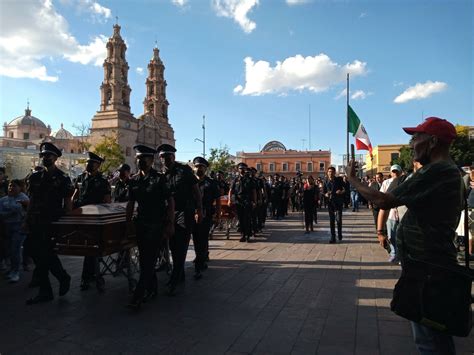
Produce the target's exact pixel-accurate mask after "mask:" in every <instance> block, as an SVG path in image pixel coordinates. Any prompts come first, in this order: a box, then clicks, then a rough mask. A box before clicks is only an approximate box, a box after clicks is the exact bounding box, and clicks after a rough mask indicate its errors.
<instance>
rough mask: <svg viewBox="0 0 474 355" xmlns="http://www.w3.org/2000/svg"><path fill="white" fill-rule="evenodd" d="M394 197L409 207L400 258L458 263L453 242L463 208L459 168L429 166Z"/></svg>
mask: <svg viewBox="0 0 474 355" xmlns="http://www.w3.org/2000/svg"><path fill="white" fill-rule="evenodd" d="M392 194H393V195H394V196H395V197H396V198H397V199H398V200H399V201H400V202H401V203H402V204H403V205H406V206H407V208H408V211H407V212H406V214H405V215H404V217H403V219H402V220H401V222H400V225H399V226H398V229H397V247H398V248H399V250H400V256H401V257H402V258H404V257H406V255H407V254H408V255H410V256H412V257H414V258H418V259H425V260H431V261H433V262H438V263H440V262H446V263H452V262H454V263H455V262H456V248H455V246H454V243H453V240H454V235H455V230H456V227H457V225H458V222H459V216H460V213H461V210H462V206H463V182H462V179H461V174H460V172H459V170H458V169H457V167H456V166H455V165H454V164H453V163H450V162H446V161H442V162H436V163H432V164H427V165H426V166H424V167H423V168H421V169H420V170H418V171H417V172H416V173H415V174H413V175H412V176H411V177H410V178H409V179H407V180H405V181H404V182H403V183H402V184H400V185H399V186H398V187H396V188H395V189H394V190H393V191H392Z"/></svg>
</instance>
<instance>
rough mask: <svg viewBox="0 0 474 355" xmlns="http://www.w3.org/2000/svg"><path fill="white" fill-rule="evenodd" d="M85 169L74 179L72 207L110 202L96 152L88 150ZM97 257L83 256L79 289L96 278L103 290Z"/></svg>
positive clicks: (99, 159)
mask: <svg viewBox="0 0 474 355" xmlns="http://www.w3.org/2000/svg"><path fill="white" fill-rule="evenodd" d="M87 154H88V158H87V165H86V171H85V172H83V173H82V174H81V175H79V176H78V177H77V179H76V183H75V186H74V187H75V190H74V195H73V196H72V201H73V204H74V208H79V207H82V206H85V205H97V204H100V203H110V202H111V188H110V184H109V182H108V180H107V178H106V177H105V176H104V175H102V173H101V172H100V171H99V168H100V165H101V164H102V162H103V161H104V159H103V158H101V157H99V156H98V155H97V154H95V153H92V152H88V153H87ZM98 268H99V267H98V259H97V258H95V257H93V256H85V257H84V264H83V268H82V276H81V290H87V289H89V283H90V282H91V281H92V279H94V277H95V278H96V284H97V289H98V290H99V291H103V282H102V280H101V279H100V278H99V275H98Z"/></svg>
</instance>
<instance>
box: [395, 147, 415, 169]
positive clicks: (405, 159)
mask: <svg viewBox="0 0 474 355" xmlns="http://www.w3.org/2000/svg"><path fill="white" fill-rule="evenodd" d="M399 152H400V155H399V156H398V158H397V159H394V160H393V161H392V162H391V163H390V164H392V165H393V164H398V165H400V167H401V168H402V169H403V170H404V171H408V170H411V169H412V167H413V150H412V149H411V148H410V147H409V146H403V147H401V148H400V150H399Z"/></svg>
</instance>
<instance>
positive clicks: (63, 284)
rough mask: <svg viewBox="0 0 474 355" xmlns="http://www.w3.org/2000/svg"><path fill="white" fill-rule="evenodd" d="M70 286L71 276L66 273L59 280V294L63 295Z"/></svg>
mask: <svg viewBox="0 0 474 355" xmlns="http://www.w3.org/2000/svg"><path fill="white" fill-rule="evenodd" d="M70 288H71V276H69V275H68V274H66V276H64V277H63V279H62V280H61V281H60V282H59V296H64V295H65V294H66V293H68V292H69V289H70Z"/></svg>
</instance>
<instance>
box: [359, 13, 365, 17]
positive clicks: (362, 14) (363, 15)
mask: <svg viewBox="0 0 474 355" xmlns="http://www.w3.org/2000/svg"><path fill="white" fill-rule="evenodd" d="M364 17H367V12H361V13H360V15H359V18H364Z"/></svg>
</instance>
